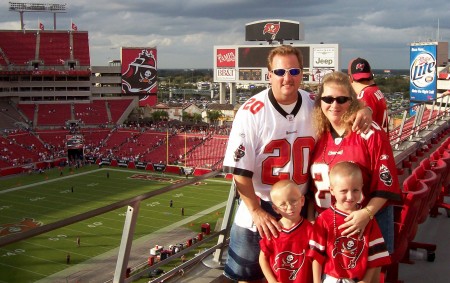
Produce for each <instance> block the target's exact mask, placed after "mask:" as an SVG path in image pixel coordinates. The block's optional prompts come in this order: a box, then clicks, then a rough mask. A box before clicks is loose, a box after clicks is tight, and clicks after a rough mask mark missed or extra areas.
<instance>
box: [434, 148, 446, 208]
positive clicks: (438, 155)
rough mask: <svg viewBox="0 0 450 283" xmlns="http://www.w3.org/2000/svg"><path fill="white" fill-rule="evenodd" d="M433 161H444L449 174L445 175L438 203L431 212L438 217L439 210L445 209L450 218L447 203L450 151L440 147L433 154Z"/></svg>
mask: <svg viewBox="0 0 450 283" xmlns="http://www.w3.org/2000/svg"><path fill="white" fill-rule="evenodd" d="M431 159H432V160H434V161H437V160H442V161H444V162H445V163H446V165H447V172H446V173H445V175H443V178H442V186H441V190H440V193H439V196H438V198H437V201H436V203H435V205H434V207H433V208H432V210H431V215H432V216H433V217H436V216H437V215H439V211H438V210H439V208H444V209H446V211H447V216H449V217H450V204H448V203H445V196H447V195H448V193H449V190H450V174H449V173H450V151H448V150H447V149H446V146H440V147H439V148H438V149H436V150H435V151H434V152H433V153H432V154H431Z"/></svg>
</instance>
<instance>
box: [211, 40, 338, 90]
mask: <svg viewBox="0 0 450 283" xmlns="http://www.w3.org/2000/svg"><path fill="white" fill-rule="evenodd" d="M291 45H292V46H294V47H295V48H297V49H298V50H299V51H300V52H301V53H302V56H303V73H304V76H303V80H304V82H314V81H319V80H320V78H321V77H322V76H323V74H325V73H327V72H330V71H335V70H340V67H339V45H338V44H291ZM276 46H278V45H277V44H273V45H228V46H215V47H214V82H228V83H230V82H236V83H243V84H249V83H251V84H252V83H263V84H266V83H268V74H269V71H268V68H267V56H268V55H269V52H270V51H271V50H272V49H273V48H275V47H276ZM231 54H233V56H231ZM231 58H234V60H235V62H234V63H235V67H231V63H230V62H231V61H232V60H231ZM228 59H229V60H230V61H227V60H228ZM225 66H227V67H225Z"/></svg>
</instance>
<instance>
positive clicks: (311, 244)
mask: <svg viewBox="0 0 450 283" xmlns="http://www.w3.org/2000/svg"><path fill="white" fill-rule="evenodd" d="M309 245H310V246H313V247H315V248H316V249H318V250H320V251H325V246H322V245H320V244H319V243H317V242H316V241H314V240H309Z"/></svg>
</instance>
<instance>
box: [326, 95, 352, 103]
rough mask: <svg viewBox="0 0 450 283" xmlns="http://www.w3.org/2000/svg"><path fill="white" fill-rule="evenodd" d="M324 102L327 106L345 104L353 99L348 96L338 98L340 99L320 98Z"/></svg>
mask: <svg viewBox="0 0 450 283" xmlns="http://www.w3.org/2000/svg"><path fill="white" fill-rule="evenodd" d="M320 100H322V101H323V102H325V103H326V104H333V102H335V101H336V102H337V103H338V104H344V103H346V102H347V101H350V100H352V99H351V97H348V96H338V97H332V96H322V97H321V98H320Z"/></svg>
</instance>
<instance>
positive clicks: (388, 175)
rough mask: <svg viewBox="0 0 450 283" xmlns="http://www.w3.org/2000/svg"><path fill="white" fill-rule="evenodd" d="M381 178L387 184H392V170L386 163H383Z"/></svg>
mask: <svg viewBox="0 0 450 283" xmlns="http://www.w3.org/2000/svg"><path fill="white" fill-rule="evenodd" d="M380 179H381V181H383V183H384V184H385V185H386V186H391V185H392V176H391V171H389V169H388V168H387V167H386V166H385V165H381V167H380Z"/></svg>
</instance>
